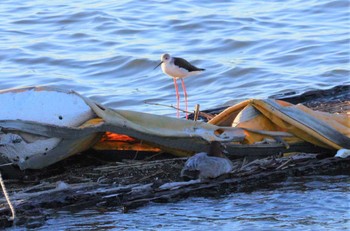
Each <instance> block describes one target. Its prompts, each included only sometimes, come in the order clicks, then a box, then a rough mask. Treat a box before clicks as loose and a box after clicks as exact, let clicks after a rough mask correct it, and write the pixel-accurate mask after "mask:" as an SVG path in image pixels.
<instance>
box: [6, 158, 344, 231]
mask: <svg viewBox="0 0 350 231" xmlns="http://www.w3.org/2000/svg"><path fill="white" fill-rule="evenodd" d="M318 158H320V155H315V154H299V155H296V156H293V157H282V158H275V157H268V158H264V159H258V160H254V161H251V162H249V161H247V160H245V159H239V160H235V161H234V162H233V163H234V170H233V171H232V173H230V174H228V175H226V176H221V177H219V178H217V179H211V180H207V181H199V180H193V181H189V182H183V181H179V180H181V179H180V178H179V177H178V175H179V173H180V169H181V166H182V165H183V163H184V161H185V159H184V158H181V159H167V160H158V161H152V162H147V163H145V162H133V163H115V164H107V165H102V166H97V167H95V168H93V169H90V170H91V172H88V173H86V175H82V176H81V178H80V179H77V176H75V175H71V176H69V178H66V179H65V181H63V180H61V179H62V177H57V176H53V177H51V178H47V179H45V180H46V181H44V182H41V183H38V184H36V185H32V184H30V183H29V182H27V184H30V186H27V187H22V188H21V189H18V188H17V189H15V188H12V190H11V192H10V197H11V199H12V202H13V204H14V206H15V209H16V214H17V218H16V220H15V221H14V222H16V224H17V225H26V226H27V227H34V226H36V225H40V224H42V223H43V222H44V221H45V220H46V219H47V218H49V217H50V212H49V211H50V209H56V208H65V209H68V208H75V209H84V208H89V207H94V208H105V207H111V206H113V207H116V206H119V208H120V210H121V211H123V212H128V211H129V210H130V209H135V208H138V207H140V206H144V205H146V204H147V203H149V202H159V203H165V202H174V201H177V200H181V199H183V198H186V197H188V196H204V197H207V196H219V195H222V194H226V193H232V192H245V191H251V190H257V189H261V188H264V187H267V186H268V185H269V184H270V183H274V182H279V181H282V180H285V179H286V178H288V177H293V176H305V175H313V174H349V168H350V158H346V159H341V158H334V157H326V158H324V159H318ZM165 166H175V167H174V168H173V169H168V168H167V167H165ZM176 169H179V171H178V172H177V174H174V175H173V176H170V178H172V179H171V180H165V181H164V180H163V179H161V178H160V177H161V176H162V175H164V174H165V171H171V172H173V171H174V170H176ZM126 171H129V172H132V173H133V174H134V175H132V174H131V175H130V176H129V177H128V178H129V180H130V182H131V183H130V184H127V185H120V184H119V183H117V182H114V180H118V179H116V178H114V177H116V175H117V174H118V172H119V173H120V172H126ZM145 172H147V173H148V174H147V175H143V173H145ZM88 175H89V176H90V177H89V178H88V177H87V176H88ZM106 175H109V177H108V178H104V177H103V176H106ZM142 175H143V177H142ZM133 177H135V180H132V178H133ZM123 178H124V179H125V178H127V176H123ZM74 181H79V183H70V182H74ZM13 183H16V182H13ZM7 184H8V185H11V182H7ZM1 204H2V206H1V207H0V226H1V227H5V226H10V225H12V221H10V220H8V218H9V216H10V215H11V212H10V209H9V207H8V206H7V204H6V202H5V199H1Z"/></svg>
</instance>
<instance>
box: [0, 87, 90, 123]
mask: <svg viewBox="0 0 350 231" xmlns="http://www.w3.org/2000/svg"><path fill="white" fill-rule="evenodd" d="M0 108H1V110H0V120H17V119H19V120H25V121H36V122H40V123H48V124H53V125H59V126H78V125H81V124H82V123H84V122H85V121H87V120H88V119H91V118H92V117H93V112H92V110H91V108H90V107H89V106H88V105H87V104H86V103H85V102H84V100H83V99H82V98H80V97H79V96H78V95H76V94H74V93H72V92H60V91H51V90H39V91H38V90H35V89H28V90H25V91H19V92H15V91H14V92H11V91H5V92H1V93H0Z"/></svg>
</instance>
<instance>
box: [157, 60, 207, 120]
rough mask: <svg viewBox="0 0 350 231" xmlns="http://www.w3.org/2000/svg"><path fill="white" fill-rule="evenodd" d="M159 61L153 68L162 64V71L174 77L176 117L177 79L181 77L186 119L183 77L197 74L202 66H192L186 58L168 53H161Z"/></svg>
mask: <svg viewBox="0 0 350 231" xmlns="http://www.w3.org/2000/svg"><path fill="white" fill-rule="evenodd" d="M160 60H161V62H160V63H159V64H158V65H157V66H156V67H155V68H154V69H156V68H157V67H159V65H162V66H161V67H162V71H163V72H164V73H165V74H167V75H169V76H170V77H172V78H173V79H174V85H175V91H176V99H177V107H176V108H177V113H176V115H177V117H178V118H179V116H180V115H179V105H180V96H179V88H178V86H177V82H176V80H177V79H181V84H182V89H183V91H184V96H185V110H186V119H188V113H187V112H188V102H187V92H186V87H185V82H184V80H183V79H184V78H186V77H189V76H192V75H197V74H199V73H201V72H202V71H204V70H205V69H203V68H198V67H195V66H193V65H192V64H191V63H189V62H188V61H187V60H185V59H183V58H178V57H171V56H170V55H169V54H163V55H162V56H161V57H160Z"/></svg>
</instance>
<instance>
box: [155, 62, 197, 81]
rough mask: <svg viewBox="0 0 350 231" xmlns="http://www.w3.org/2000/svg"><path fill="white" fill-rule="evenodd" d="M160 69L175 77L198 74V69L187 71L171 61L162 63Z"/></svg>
mask: <svg viewBox="0 0 350 231" xmlns="http://www.w3.org/2000/svg"><path fill="white" fill-rule="evenodd" d="M162 71H163V72H164V73H165V74H167V75H169V76H170V77H172V78H175V79H181V78H186V77H188V76H192V75H196V74H199V73H200V71H191V72H189V71H187V70H186V69H184V68H180V67H178V66H176V65H174V64H173V63H162Z"/></svg>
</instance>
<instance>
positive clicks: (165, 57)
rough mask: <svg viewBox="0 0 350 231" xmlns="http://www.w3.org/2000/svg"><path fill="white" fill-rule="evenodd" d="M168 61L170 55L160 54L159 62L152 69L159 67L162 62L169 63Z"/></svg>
mask: <svg viewBox="0 0 350 231" xmlns="http://www.w3.org/2000/svg"><path fill="white" fill-rule="evenodd" d="M170 61H171V56H170V55H169V54H162V56H160V63H159V64H158V65H157V66H156V67H155V68H154V69H156V68H157V67H159V66H160V65H161V64H162V63H169V62H170ZM154 69H153V70H154Z"/></svg>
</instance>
